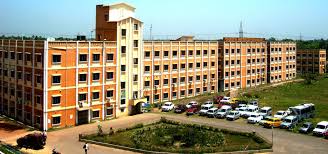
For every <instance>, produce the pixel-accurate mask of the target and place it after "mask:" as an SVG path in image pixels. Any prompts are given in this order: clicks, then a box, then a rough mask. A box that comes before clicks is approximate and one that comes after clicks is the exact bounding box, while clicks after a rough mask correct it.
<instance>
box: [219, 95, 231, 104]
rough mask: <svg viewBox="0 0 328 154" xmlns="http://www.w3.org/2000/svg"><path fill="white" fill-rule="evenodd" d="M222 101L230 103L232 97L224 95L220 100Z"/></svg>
mask: <svg viewBox="0 0 328 154" xmlns="http://www.w3.org/2000/svg"><path fill="white" fill-rule="evenodd" d="M220 103H230V97H226V96H225V97H223V98H222V99H221V100H220Z"/></svg>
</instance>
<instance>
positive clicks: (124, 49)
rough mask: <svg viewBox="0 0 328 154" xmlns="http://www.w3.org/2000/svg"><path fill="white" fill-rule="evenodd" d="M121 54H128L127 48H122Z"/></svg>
mask: <svg viewBox="0 0 328 154" xmlns="http://www.w3.org/2000/svg"><path fill="white" fill-rule="evenodd" d="M121 53H122V54H125V53H126V46H121Z"/></svg>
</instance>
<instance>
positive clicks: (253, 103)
mask: <svg viewBox="0 0 328 154" xmlns="http://www.w3.org/2000/svg"><path fill="white" fill-rule="evenodd" d="M248 105H254V106H259V101H258V100H257V99H255V100H251V101H250V102H249V103H248Z"/></svg>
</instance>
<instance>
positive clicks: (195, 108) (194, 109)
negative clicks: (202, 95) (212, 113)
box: [186, 105, 200, 116]
mask: <svg viewBox="0 0 328 154" xmlns="http://www.w3.org/2000/svg"><path fill="white" fill-rule="evenodd" d="M199 110H200V106H199V105H193V106H191V108H189V109H187V112H186V114H187V116H189V115H193V114H197V113H198V111H199Z"/></svg>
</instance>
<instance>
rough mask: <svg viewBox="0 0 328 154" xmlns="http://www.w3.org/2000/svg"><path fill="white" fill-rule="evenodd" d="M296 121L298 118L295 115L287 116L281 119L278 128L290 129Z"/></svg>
mask: <svg viewBox="0 0 328 154" xmlns="http://www.w3.org/2000/svg"><path fill="white" fill-rule="evenodd" d="M297 123H298V119H297V117H296V116H287V117H286V118H284V119H283V120H282V123H281V124H280V128H283V129H292V128H294V127H295V126H296V125H297Z"/></svg>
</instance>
